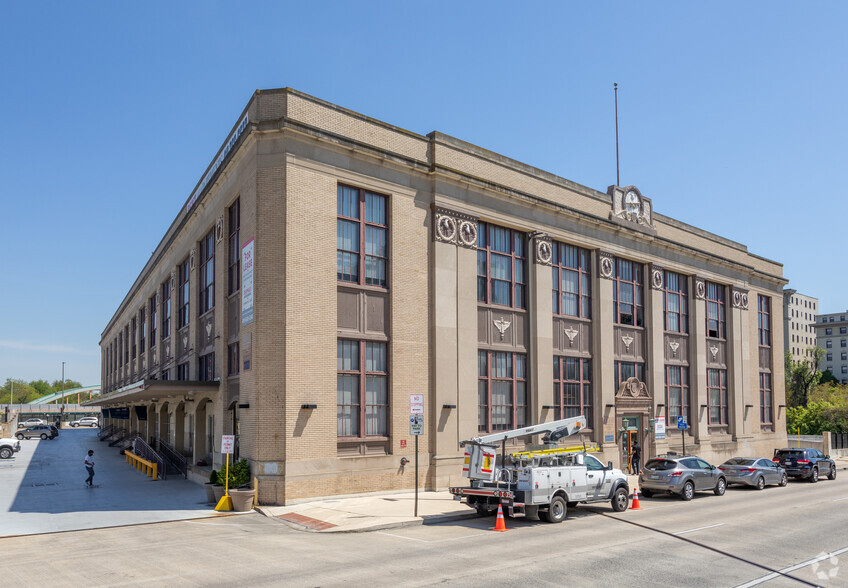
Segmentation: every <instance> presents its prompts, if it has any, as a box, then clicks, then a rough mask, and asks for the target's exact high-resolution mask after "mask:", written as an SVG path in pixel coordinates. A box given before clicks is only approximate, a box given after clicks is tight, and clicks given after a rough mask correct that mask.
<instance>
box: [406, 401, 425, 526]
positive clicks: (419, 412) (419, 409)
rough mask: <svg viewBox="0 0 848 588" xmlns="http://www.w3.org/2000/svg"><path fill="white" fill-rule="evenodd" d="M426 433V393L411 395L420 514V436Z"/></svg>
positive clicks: (412, 431)
mask: <svg viewBox="0 0 848 588" xmlns="http://www.w3.org/2000/svg"><path fill="white" fill-rule="evenodd" d="M423 433H424V395H423V394H410V395H409V434H410V435H413V436H414V437H415V512H414V514H413V516H416V517H417V516H418V437H420V436H421V435H422V434H423Z"/></svg>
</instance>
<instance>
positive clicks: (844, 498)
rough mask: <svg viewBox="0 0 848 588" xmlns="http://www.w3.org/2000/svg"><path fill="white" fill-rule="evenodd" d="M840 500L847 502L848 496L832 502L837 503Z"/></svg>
mask: <svg viewBox="0 0 848 588" xmlns="http://www.w3.org/2000/svg"><path fill="white" fill-rule="evenodd" d="M840 500H848V496H846V497H845V498H837V499H836V500H834V502H839V501H840Z"/></svg>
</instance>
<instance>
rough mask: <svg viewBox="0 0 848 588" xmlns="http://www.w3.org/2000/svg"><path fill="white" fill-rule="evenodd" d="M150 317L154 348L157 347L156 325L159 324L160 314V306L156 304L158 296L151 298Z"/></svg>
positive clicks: (151, 340) (151, 343) (151, 338)
mask: <svg viewBox="0 0 848 588" xmlns="http://www.w3.org/2000/svg"><path fill="white" fill-rule="evenodd" d="M147 306H148V309H149V312H148V316H149V317H150V346H151V347H154V346H155V345H156V325H158V324H159V323H158V322H157V321H158V320H159V313H158V305H157V304H156V295H155V294H154V295H153V296H151V297H150V300H149V301H148V304H147Z"/></svg>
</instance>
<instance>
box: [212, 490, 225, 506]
mask: <svg viewBox="0 0 848 588" xmlns="http://www.w3.org/2000/svg"><path fill="white" fill-rule="evenodd" d="M212 493H213V494H214V496H213V499H214V501H215V504H218V501H219V500H221V499H222V498H223V497H224V487H223V486H212Z"/></svg>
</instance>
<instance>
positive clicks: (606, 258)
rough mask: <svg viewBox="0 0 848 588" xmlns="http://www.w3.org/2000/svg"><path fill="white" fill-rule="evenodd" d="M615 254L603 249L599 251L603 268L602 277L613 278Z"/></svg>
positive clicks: (601, 267)
mask: <svg viewBox="0 0 848 588" xmlns="http://www.w3.org/2000/svg"><path fill="white" fill-rule="evenodd" d="M612 259H613V255H612V253H609V252H607V251H601V252H600V253H599V263H598V265H599V266H600V270H601V277H602V278H607V279H612V268H613V265H612V263H613V261H612Z"/></svg>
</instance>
